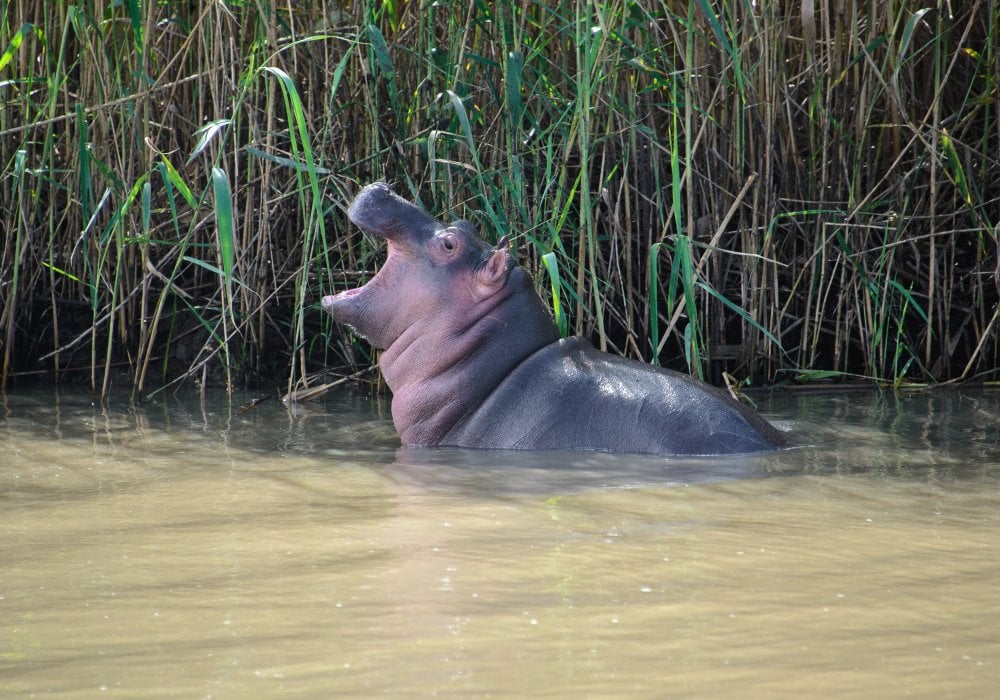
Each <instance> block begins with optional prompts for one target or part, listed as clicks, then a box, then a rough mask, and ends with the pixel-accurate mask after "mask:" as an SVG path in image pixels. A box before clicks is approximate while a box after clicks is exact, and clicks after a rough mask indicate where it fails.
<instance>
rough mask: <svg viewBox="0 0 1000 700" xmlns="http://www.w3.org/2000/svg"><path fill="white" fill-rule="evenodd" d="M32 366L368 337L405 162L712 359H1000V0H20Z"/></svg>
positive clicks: (341, 368)
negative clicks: (362, 302)
mask: <svg viewBox="0 0 1000 700" xmlns="http://www.w3.org/2000/svg"><path fill="white" fill-rule="evenodd" d="M0 50H2V51H3V53H2V54H0V101H2V111H0V156H2V159H3V175H2V179H0V204H2V212H3V220H2V223H0V226H2V230H3V232H4V233H3V240H2V245H3V255H2V258H0V294H2V299H0V303H2V307H0V354H2V357H0V362H2V366H0V381H2V382H3V383H4V384H9V383H11V382H12V381H14V380H16V379H18V378H21V377H28V376H36V375H39V374H43V375H45V374H47V375H51V377H52V378H54V379H55V380H57V381H73V382H88V383H91V384H92V385H93V386H94V387H95V389H96V391H97V392H98V393H101V394H107V393H108V392H109V391H112V390H114V391H133V392H135V393H137V394H144V393H149V392H151V391H154V390H156V389H159V388H161V387H164V386H168V385H170V383H171V382H179V381H185V380H187V381H190V380H197V381H220V382H228V383H244V382H256V381H275V380H278V381H279V382H280V383H281V384H282V385H285V384H287V385H288V386H289V387H292V386H301V385H302V383H303V382H305V383H308V382H310V381H312V382H315V381H319V377H320V376H322V374H323V373H324V372H325V371H328V370H329V371H330V372H332V373H340V374H350V373H354V372H356V371H359V370H363V369H364V368H366V367H368V366H369V365H370V363H371V362H372V360H373V355H372V351H371V349H370V348H369V347H368V346H367V345H366V344H365V343H364V342H363V341H359V340H357V339H354V338H352V337H351V336H350V335H349V333H348V332H347V331H346V330H345V329H342V328H338V327H335V326H333V325H332V324H331V323H330V321H329V320H328V319H326V318H325V316H324V315H323V314H322V313H321V311H320V310H319V306H318V301H319V298H320V297H321V295H323V294H325V293H329V292H330V291H331V290H337V289H342V288H344V287H345V286H348V285H349V286H354V285H356V284H358V283H359V282H361V281H363V280H364V279H365V278H366V276H368V275H370V274H371V272H372V271H373V270H374V269H375V268H376V267H377V266H378V264H379V262H380V257H381V255H382V251H381V249H380V246H379V245H378V244H377V243H376V242H375V241H371V240H366V239H365V238H364V237H362V236H361V235H360V234H359V233H358V231H357V230H356V229H354V228H353V227H352V226H350V225H349V224H348V223H347V221H346V218H345V214H344V212H345V208H346V205H347V204H348V203H349V201H350V199H351V197H352V196H353V195H354V193H355V192H356V191H357V189H358V188H359V186H360V185H363V184H365V183H367V182H370V181H372V180H375V179H386V180H388V181H389V182H390V183H392V184H393V186H394V187H395V188H396V190H397V191H398V192H400V193H401V194H403V195H405V196H408V197H411V198H416V199H419V201H420V202H421V203H422V204H423V205H424V206H425V207H426V208H427V209H428V210H429V211H431V212H432V213H433V214H435V215H436V216H441V217H444V218H458V217H464V218H469V219H471V220H472V221H473V222H474V223H476V224H477V225H478V226H479V227H480V230H481V231H482V232H483V234H484V237H485V238H487V239H488V240H496V239H497V238H499V236H500V235H503V234H509V235H510V236H511V239H512V241H514V243H515V244H516V245H517V246H518V247H519V254H520V257H521V259H522V261H523V263H524V264H525V265H526V266H527V267H529V268H530V269H532V271H533V272H534V273H535V276H536V282H537V284H538V288H539V290H540V292H541V293H542V294H543V297H544V298H546V299H548V300H549V301H550V302H551V303H552V304H553V308H554V311H555V313H556V315H557V319H558V321H559V322H560V324H561V326H562V328H563V329H564V331H565V332H568V333H583V334H585V335H588V336H590V337H591V338H592V339H593V340H594V341H595V343H596V344H597V345H599V346H601V347H603V348H606V349H608V350H610V351H613V352H620V353H623V354H626V355H630V356H633V357H637V358H642V359H644V360H647V361H651V360H652V361H657V362H660V363H662V364H664V365H668V366H673V367H675V368H678V369H687V370H689V371H691V372H692V373H695V374H699V375H702V376H704V377H706V378H707V379H710V380H712V381H715V382H720V381H722V379H723V377H724V374H723V373H726V375H728V377H732V378H735V380H736V381H744V380H748V381H751V382H752V383H754V384H762V383H770V382H776V381H782V380H799V381H807V380H816V379H820V378H829V377H841V378H845V377H863V378H866V379H868V380H877V381H880V382H883V381H884V382H891V383H896V384H898V383H903V382H941V381H947V380H957V379H972V378H978V379H985V380H995V379H997V365H998V353H1000V347H998V320H997V315H998V312H997V301H998V291H1000V262H998V255H997V237H998V223H997V222H998V221H1000V161H998V158H1000V113H998V106H1000V104H998V98H1000V92H998V91H1000V87H998V76H1000V14H998V10H997V7H996V4H995V3H993V2H988V1H986V0H983V1H980V2H976V1H971V2H941V1H939V2H937V3H936V4H934V3H925V4H921V3H912V2H901V1H899V0H889V1H888V2H878V3H860V2H832V0H801V1H800V0H797V1H795V2H789V1H782V2H760V1H758V2H750V1H748V0H688V1H687V2H681V1H662V2H614V1H611V2H584V1H583V0H579V1H578V2H575V3H542V2H535V1H530V0H520V1H518V2H481V1H479V0H471V1H470V2H464V3H458V2H453V3H449V2H433V3H431V2H405V1H403V0H399V1H397V2H361V3H341V2H337V1H336V0H328V1H327V2H319V1H312V0H305V1H303V2H296V3H288V4H281V5H272V4H270V3H268V2H262V1H258V2H237V1H229V2H172V1H170V0H162V1H161V2H157V3H152V2H148V1H145V2H144V1H141V0H122V1H120V2H110V1H108V2H98V1H95V0H81V2H77V3H74V4H70V3H64V2H41V1H40V0H21V1H19V2H0Z"/></svg>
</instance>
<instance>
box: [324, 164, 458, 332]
mask: <svg viewBox="0 0 1000 700" xmlns="http://www.w3.org/2000/svg"><path fill="white" fill-rule="evenodd" d="M347 216H348V218H350V220H351V221H352V222H353V223H354V224H356V225H357V226H358V228H360V229H361V230H362V231H365V232H366V233H370V234H371V235H373V236H377V237H378V238H384V239H385V240H386V241H387V243H388V252H387V255H386V260H385V262H384V263H383V264H382V265H381V267H380V268H379V269H378V271H377V272H376V273H375V275H373V276H372V278H371V279H370V280H368V282H367V283H365V284H364V285H362V286H360V287H355V288H353V289H346V290H344V291H342V292H339V293H337V294H331V295H328V296H324V297H323V299H322V302H321V304H322V306H323V310H324V311H326V312H327V313H328V314H330V315H331V316H332V317H333V318H334V319H335V320H336V321H338V322H340V323H343V324H346V325H347V326H349V327H350V328H351V329H353V330H354V332H355V333H357V334H358V335H360V336H362V337H363V338H365V339H367V340H368V341H369V342H371V343H372V344H373V345H375V346H376V347H379V348H384V347H385V344H386V343H387V342H389V341H390V340H391V338H388V337H385V333H384V328H382V326H383V325H384V321H383V320H382V319H384V318H387V317H391V314H388V313H385V311H384V310H381V309H377V308H376V307H379V306H382V305H383V304H384V303H385V302H386V300H388V299H391V298H392V297H393V296H395V293H394V292H398V290H397V289H393V288H394V287H396V285H397V284H398V283H397V282H394V281H393V279H392V278H394V277H395V276H396V275H395V273H396V272H397V271H398V270H399V269H401V268H403V267H405V265H406V260H407V258H409V257H412V256H413V254H414V252H415V251H416V249H417V248H418V247H419V246H421V245H422V244H423V243H424V242H425V241H426V240H428V239H429V238H431V237H433V236H434V234H435V232H437V231H438V230H439V229H441V228H442V226H441V224H439V223H438V222H437V221H436V220H435V219H434V218H433V217H432V216H431V215H430V214H428V213H427V212H425V211H424V210H423V209H421V208H420V207H419V206H417V205H416V204H413V203H412V202H408V201H406V200H405V199H403V198H402V197H399V196H397V195H396V194H395V193H394V192H393V191H392V190H390V189H389V186H388V185H386V184H385V183H384V182H375V183H372V184H370V185H368V186H367V187H365V188H364V189H363V190H361V192H360V193H359V194H358V196H357V197H356V198H355V199H354V201H353V202H352V203H351V206H350V207H349V208H348V210H347ZM387 278H388V279H387Z"/></svg>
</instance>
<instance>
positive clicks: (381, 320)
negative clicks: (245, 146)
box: [323, 182, 785, 455]
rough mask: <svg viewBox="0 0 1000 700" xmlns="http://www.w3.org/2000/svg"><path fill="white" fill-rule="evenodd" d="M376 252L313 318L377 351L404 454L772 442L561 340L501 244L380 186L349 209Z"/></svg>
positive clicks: (664, 375)
mask: <svg viewBox="0 0 1000 700" xmlns="http://www.w3.org/2000/svg"><path fill="white" fill-rule="evenodd" d="M348 216H349V217H350V219H351V221H353V222H354V223H355V224H357V225H358V226H359V227H360V228H361V229H362V230H364V231H367V232H369V233H371V234H373V235H375V236H378V237H381V238H385V239H386V240H387V241H388V248H389V251H388V257H387V259H386V261H385V264H384V265H383V266H382V268H381V269H380V270H379V271H378V273H377V274H376V275H375V276H374V277H373V278H372V279H371V280H370V281H369V282H368V283H367V284H365V285H364V286H363V287H360V288H358V289H349V290H347V291H344V292H341V293H339V294H336V295H333V296H327V297H324V298H323V308H324V309H325V310H326V311H327V312H328V313H329V314H330V315H331V316H332V317H333V318H334V319H335V320H336V321H338V322H340V323H343V324H346V325H347V326H349V327H350V328H351V329H353V330H354V331H355V332H356V333H357V334H358V335H360V336H362V337H363V338H365V339H367V340H368V341H369V342H370V343H371V344H372V345H373V346H375V347H376V348H378V349H380V350H382V351H383V352H382V354H381V357H380V359H379V365H380V367H381V370H382V374H383V376H384V377H385V381H386V383H387V384H388V385H389V388H390V389H391V390H392V394H393V398H392V419H393V422H394V423H395V425H396V429H397V430H398V431H399V435H400V438H401V439H402V441H403V443H405V444H407V445H457V446H463V447H479V448H498V449H586V450H604V451H612V452H646V453H657V454H665V455H721V454H741V453H752V452H763V451H767V450H773V449H776V448H778V447H781V446H782V445H784V444H785V439H784V436H783V434H782V433H781V432H780V431H778V430H777V429H775V428H774V427H773V426H771V425H770V424H769V423H767V422H766V421H765V420H764V419H762V418H761V417H759V416H758V415H757V414H756V413H754V412H753V411H752V410H750V409H749V408H748V407H746V406H744V405H743V404H741V403H739V402H738V401H735V400H734V399H732V398H731V397H729V396H728V395H727V394H725V393H723V392H721V391H719V390H718V389H716V388H714V387H711V386H709V385H707V384H705V383H704V382H701V381H698V380H696V379H694V378H692V377H689V376H687V375H684V374H680V373H678V372H672V371H670V370H665V369H662V368H658V367H652V366H649V365H645V364H642V363H639V362H636V361H633V360H628V359H625V358H622V357H618V356H614V355H610V354H608V353H604V352H600V351H599V350H597V349H595V348H594V347H593V346H592V345H591V344H590V343H589V342H588V341H586V340H584V339H583V338H578V337H576V338H567V339H563V340H560V339H559V334H558V332H557V331H556V327H555V324H554V323H553V321H552V318H551V316H550V314H549V312H548V309H547V308H546V307H545V305H544V304H543V303H542V300H541V299H540V298H539V297H538V294H537V293H536V292H535V289H534V286H533V285H532V280H531V277H530V275H529V274H528V272H527V271H526V270H525V269H524V268H522V267H521V266H519V265H518V264H517V262H516V261H515V260H514V258H513V256H512V255H511V254H510V253H509V252H508V250H507V245H506V242H505V241H501V243H500V245H498V247H496V248H492V247H490V246H489V245H487V244H486V243H485V242H484V241H483V240H482V239H480V238H479V236H478V235H476V232H475V230H474V229H473V227H472V225H471V224H469V223H468V222H465V221H457V222H455V223H453V224H450V225H444V224H441V223H439V222H438V221H436V220H435V219H434V218H433V217H431V216H430V215H429V214H427V213H426V212H425V211H423V209H421V208H420V207H418V206H417V205H415V204H412V203H411V202H408V201H406V200H404V199H402V198H400V197H398V196H397V195H395V194H394V193H393V192H392V191H391V190H390V189H389V188H388V186H386V185H385V184H384V183H380V182H378V183H374V184H371V185H368V186H367V187H365V188H364V189H363V190H362V191H361V193H360V194H358V196H357V198H355V200H354V202H353V203H352V204H351V206H350V209H349V210H348Z"/></svg>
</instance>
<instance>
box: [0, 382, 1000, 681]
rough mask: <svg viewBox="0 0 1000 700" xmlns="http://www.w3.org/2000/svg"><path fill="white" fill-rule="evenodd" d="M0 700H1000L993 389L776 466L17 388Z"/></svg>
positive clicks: (824, 416) (1, 402)
mask: <svg viewBox="0 0 1000 700" xmlns="http://www.w3.org/2000/svg"><path fill="white" fill-rule="evenodd" d="M0 408H2V411H0V416H2V417H0V566H2V568H0V697H3V698H19V697H72V698H77V697H78V698H93V697H127V698H140V697H178V698H247V697H253V698H268V697H277V696H282V697H316V698H328V697H335V696H339V697H386V696H395V697H404V696H405V697H426V696H430V695H448V696H451V697H489V696H493V697H512V696H513V697H517V696H522V697H523V696H534V697H538V696H547V697H623V698H637V697H676V698H683V697H692V698H706V697H712V698H719V697H739V698H744V697H789V698H791V697H795V698H802V697H813V698H814V697H830V698H850V697H864V698H868V697H878V698H893V697H925V698H979V697H991V696H994V695H995V694H996V693H997V689H998V688H1000V489H998V487H1000V394H998V393H992V394H990V393H976V392H962V393H959V392H940V393H932V394H927V395H915V396H905V397H901V398H895V397H892V396H884V395H882V396H880V395H877V394H868V393H860V394H810V395H796V396H782V397H776V398H773V399H770V400H766V401H764V402H763V404H762V408H763V410H764V413H765V414H766V415H768V416H769V417H770V418H772V419H774V420H776V421H777V422H778V423H779V424H781V425H783V426H784V427H786V428H787V427H791V428H793V429H794V430H795V432H796V434H797V435H798V438H799V440H800V441H802V442H805V443H809V446H806V447H801V448H798V449H794V450H789V451H786V452H783V453H780V454H776V455H771V456H767V457H758V458H754V459H724V460H664V459H657V458H652V457H630V456H611V455H592V454H564V453H551V454H544V455H538V454H535V455H524V454H512V453H499V452H477V451H464V450H453V449H441V450H397V448H396V445H397V441H396V438H395V434H394V433H393V431H392V426H391V423H389V422H388V421H387V420H386V419H385V417H384V416H380V414H379V412H378V408H379V407H378V406H373V405H372V404H371V403H370V402H368V401H367V400H364V399H361V398H351V397H340V398H333V399H330V400H328V401H326V402H325V403H323V404H317V405H315V406H312V407H310V408H308V409H299V410H296V411H294V412H288V411H286V410H284V409H283V408H282V407H281V406H280V405H278V404H277V403H276V402H269V403H265V404H262V405H260V406H259V407H257V408H256V409H255V410H253V411H251V412H249V413H247V414H244V415H239V414H237V409H230V408H228V407H227V406H226V405H225V404H224V403H222V402H220V401H216V402H213V403H210V404H208V405H205V406H201V405H199V403H198V401H197V400H196V399H178V398H176V397H171V398H168V399H163V400H162V401H160V402H158V403H151V404H147V405H144V406H142V407H135V406H131V407H130V406H127V405H120V406H119V405H113V406H111V407H108V408H104V409H102V408H100V407H95V406H93V405H91V403H90V402H89V400H87V398H86V397H85V396H82V395H72V394H69V395H67V394H62V395H58V396H57V395H54V394H53V393H51V392H40V393H39V392H34V393H16V394H9V395H7V396H5V397H4V396H0Z"/></svg>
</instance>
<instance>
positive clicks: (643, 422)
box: [440, 338, 785, 455]
mask: <svg viewBox="0 0 1000 700" xmlns="http://www.w3.org/2000/svg"><path fill="white" fill-rule="evenodd" d="M440 444H450V445H459V446H464V447H481V448H498V449H536V450H537V449H592V450H604V451H611V452H644V453H657V454H670V455H718V454H747V453H753V452H764V451H769V450H774V449H775V448H777V447H781V446H783V445H784V444H785V439H784V436H783V435H782V434H781V432H780V431H778V430H777V429H775V428H774V427H773V426H771V425H770V424H769V423H767V421H765V420H764V419H762V418H760V417H759V416H757V414H756V413H754V412H753V411H751V410H750V409H749V408H747V407H746V406H744V405H743V404H741V403H739V402H738V401H735V400H734V399H732V398H731V397H730V396H728V395H727V394H725V393H723V392H721V391H719V390H718V389H716V388H714V387H711V386H709V385H707V384H705V383H704V382H701V381H698V380H697V379H694V378H692V377H689V376H687V375H685V374H680V373H678V372H672V371H670V370H666V369H662V368H659V367H652V366H650V365H645V364H641V363H639V362H635V361H633V360H628V359H625V358H622V357H618V356H615V355H610V354H608V353H604V352H600V351H598V350H597V349H595V348H594V347H593V346H592V345H591V344H590V343H589V342H588V341H586V340H584V339H582V338H568V339H564V340H560V341H557V342H554V343H551V344H550V345H547V346H545V347H543V348H542V349H541V350H538V351H537V352H535V353H534V354H532V355H530V356H529V357H528V358H526V359H525V360H524V361H523V362H521V364H519V365H518V366H517V367H516V368H515V369H514V370H513V371H512V372H511V373H510V374H509V375H508V376H507V378H506V379H505V380H504V381H503V382H502V383H501V384H500V385H499V386H497V388H496V389H495V390H494V391H493V392H492V393H491V394H490V395H489V396H487V398H486V400H485V401H484V402H483V403H482V404H481V405H480V406H479V407H478V408H477V409H475V410H474V411H473V412H472V413H470V414H469V415H468V416H467V417H466V418H464V419H463V420H461V421H459V423H458V424H457V425H456V426H455V427H454V428H453V429H452V430H451V431H450V432H449V433H448V434H447V435H446V436H445V438H444V439H443V440H442V441H441V443H440Z"/></svg>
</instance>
